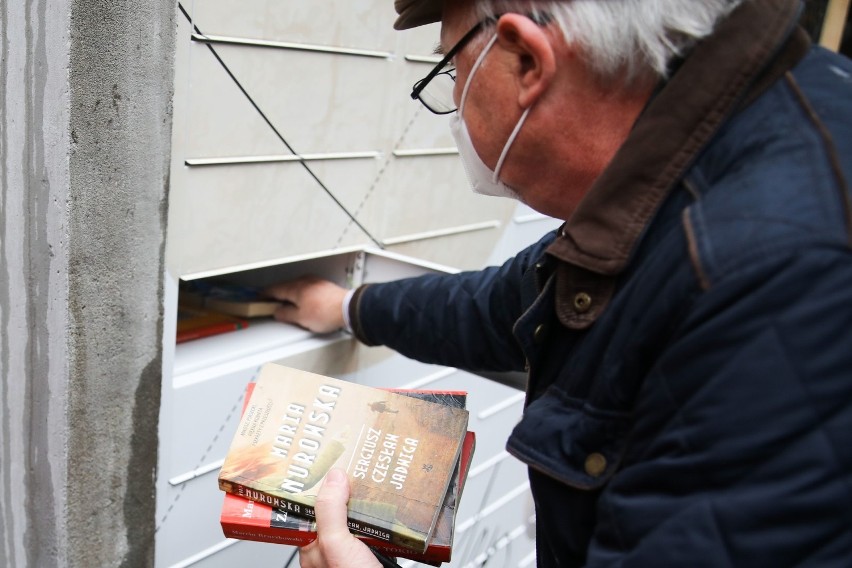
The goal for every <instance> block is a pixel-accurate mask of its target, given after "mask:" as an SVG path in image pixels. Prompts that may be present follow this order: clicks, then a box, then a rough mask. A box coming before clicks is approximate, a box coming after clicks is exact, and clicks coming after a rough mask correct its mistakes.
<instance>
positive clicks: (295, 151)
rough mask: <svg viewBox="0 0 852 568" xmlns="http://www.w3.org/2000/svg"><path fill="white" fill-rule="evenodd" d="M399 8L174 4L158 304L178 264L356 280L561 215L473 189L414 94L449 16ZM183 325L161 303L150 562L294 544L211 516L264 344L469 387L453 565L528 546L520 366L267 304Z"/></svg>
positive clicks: (221, 274) (423, 268)
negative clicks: (489, 374)
mask: <svg viewBox="0 0 852 568" xmlns="http://www.w3.org/2000/svg"><path fill="white" fill-rule="evenodd" d="M393 18H394V14H393V10H392V7H391V3H390V2H389V1H388V0H357V1H352V0H323V1H322V2H319V3H316V2H315V3H304V2H300V1H299V0H252V1H250V2H235V1H234V0H205V1H204V2H192V1H186V2H184V1H182V2H180V3H179V4H178V7H177V13H176V21H177V26H178V30H177V33H178V40H177V44H178V45H177V53H176V65H175V69H176V71H175V73H176V74H175V97H174V132H173V145H172V168H171V169H172V172H171V190H170V195H169V227H168V236H167V242H166V298H165V303H166V314H176V313H177V305H178V288H179V285H180V283H181V282H198V281H204V280H211V279H216V280H225V281H228V282H233V283H238V284H248V285H253V286H258V285H266V284H269V283H272V282H275V281H280V280H283V279H287V278H292V277H295V276H298V275H301V274H306V273H311V274H318V275H320V276H324V277H327V278H330V279H332V280H334V281H336V282H338V283H340V284H342V285H346V286H356V285H358V284H359V283H361V282H365V281H373V282H375V281H386V280H392V279H396V278H401V277H405V276H412V275H417V274H422V273H425V272H435V271H453V270H458V269H466V268H476V267H479V266H483V265H485V264H489V263H495V262H500V261H502V260H503V259H505V258H506V257H507V256H509V255H511V254H513V253H514V252H515V251H517V250H519V249H520V248H522V247H523V246H524V245H526V244H527V243H530V242H532V241H534V240H537V239H538V237H539V236H541V235H542V234H543V233H544V232H546V231H547V230H550V229H552V228H555V227H556V226H557V224H558V223H557V222H556V221H554V220H552V219H548V218H546V217H544V216H541V215H539V214H537V213H535V212H533V211H532V210H529V209H527V208H525V207H523V206H516V205H515V204H513V203H512V202H510V201H508V200H501V199H493V198H486V197H481V196H475V195H473V194H471V193H470V192H469V191H467V189H466V180H465V178H464V173H463V170H462V166H461V164H460V161H459V160H458V156H457V152H456V150H455V148H454V144H453V142H452V138H451V136H450V134H449V129H448V126H447V123H446V118H442V117H436V116H432V115H431V113H428V112H421V105H419V104H418V103H416V102H414V101H410V100H409V99H408V92H409V91H410V87H411V85H412V84H413V83H414V82H415V81H416V80H417V79H418V78H419V77H420V76H422V75H423V74H425V73H426V72H428V70H429V66H430V65H431V64H434V63H435V62H437V58H436V57H435V56H434V55H432V50H433V48H434V45H435V42H436V41H437V37H438V32H439V30H438V27H437V26H427V27H424V28H420V29H417V30H411V31H409V32H403V33H400V32H395V31H393V29H392V22H393ZM448 267H450V268H448ZM175 331H176V317H172V318H169V317H167V318H166V321H165V329H164V338H165V339H164V351H163V353H164V357H163V360H164V363H163V364H164V372H163V389H162V402H161V416H160V448H159V467H158V472H159V474H158V481H157V517H156V559H155V564H156V566H158V567H183V566H199V567H205V568H209V567H217V566H232V565H238V564H239V562H240V561H241V560H242V559H244V558H246V557H250V558H251V559H252V561H253V562H254V563H255V564H257V565H263V566H285V565H286V564H287V562H288V561H290V560H291V556H292V553H293V550H294V549H292V548H290V547H287V546H281V545H274V544H265V543H254V542H248V541H237V540H229V539H226V538H224V536H223V535H222V531H221V528H220V526H219V511H220V508H221V505H222V500H223V494H222V493H221V492H220V491H219V490H218V488H217V484H216V474H217V472H218V468H219V467H220V465H221V463H222V460H223V458H224V455H225V451H226V449H227V447H228V445H229V444H230V441H231V438H232V435H233V432H234V429H235V428H236V424H237V422H238V420H239V415H240V409H241V405H242V402H243V401H242V396H243V390H244V388H245V385H246V383H248V382H249V381H251V380H252V379H253V378H254V377H255V376H256V373H257V371H258V369H259V368H260V366H261V365H262V364H263V363H265V362H267V361H280V362H283V363H284V364H286V365H289V366H292V367H296V368H300V369H303V370H307V371H311V372H315V373H320V374H327V375H331V376H335V377H338V378H343V379H346V380H351V381H354V382H359V383H364V384H369V385H372V386H383V387H398V388H431V389H452V390H468V391H469V392H471V393H475V394H473V395H472V396H470V397H469V398H468V408H469V409H470V410H471V418H470V429H471V430H474V431H476V432H477V444H476V452H475V454H474V461H473V463H472V466H471V470H470V474H469V477H468V482H467V485H466V487H465V490H464V494H463V499H462V501H461V508H460V510H459V514H458V518H457V525H456V537H455V546H454V553H453V562H452V563H451V564H450V565H451V566H480V565H483V564H484V563H486V562H488V563H489V564H495V563H496V564H499V565H504V566H533V565H534V564H535V556H534V537H533V533H534V516H533V513H532V508H531V499H530V496H529V488H528V484H527V477H526V470H525V468H524V467H523V466H522V464H520V462H518V461H517V460H514V459H513V458H510V457H509V456H508V454H507V453H506V452H505V450H504V448H503V446H504V443H505V440H506V438H507V437H508V435H509V432H510V431H511V428H512V426H513V425H514V423H515V422H516V420H517V419H518V418H519V417H520V413H521V409H522V405H523V393H522V392H521V391H520V390H517V389H516V388H513V387H512V386H509V385H510V384H514V385H515V386H518V385H521V384H522V382H523V378H522V377H517V376H504V377H499V378H500V380H502V381H503V383H505V384H501V383H500V382H496V381H493V380H489V379H486V378H483V377H480V376H476V375H472V374H469V373H465V372H462V371H460V370H457V369H451V368H444V367H437V366H432V365H424V364H421V363H417V362H414V361H411V360H408V359H405V358H404V357H401V356H399V355H398V354H395V353H393V352H391V351H390V350H387V349H384V348H365V347H363V346H360V345H358V344H357V343H356V342H355V341H354V340H352V339H351V337H349V336H348V335H346V334H344V333H339V334H333V335H329V336H315V335H312V334H310V333H308V332H306V331H304V330H301V329H298V328H295V327H293V326H287V325H283V324H276V323H274V322H272V321H269V320H265V321H252V322H251V324H250V325H249V327H247V328H246V329H241V330H238V331H234V332H229V333H223V334H220V335H215V336H211V337H205V338H202V339H197V340H193V341H188V342H186V343H181V344H180V345H175V343H174V337H175ZM400 564H401V565H403V566H413V565H415V563H413V562H411V561H404V560H403V561H400ZM290 565H291V566H296V565H297V561H296V560H293V561H292V563H291V564H290Z"/></svg>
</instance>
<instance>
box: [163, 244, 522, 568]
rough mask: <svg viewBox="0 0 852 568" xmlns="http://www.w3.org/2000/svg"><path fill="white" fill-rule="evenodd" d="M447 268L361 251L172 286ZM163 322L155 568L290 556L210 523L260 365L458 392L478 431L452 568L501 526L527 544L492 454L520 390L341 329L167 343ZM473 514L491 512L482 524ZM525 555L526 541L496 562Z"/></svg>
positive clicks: (504, 473)
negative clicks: (229, 535) (465, 395)
mask: <svg viewBox="0 0 852 568" xmlns="http://www.w3.org/2000/svg"><path fill="white" fill-rule="evenodd" d="M452 271H453V270H452V269H448V268H446V267H442V266H438V265H434V264H430V263H428V262H423V261H420V260H417V259H411V258H407V257H404V256H400V255H398V254H394V253H388V252H386V251H381V250H374V249H369V248H363V249H356V250H346V251H342V252H341V251H338V252H335V253H330V254H325V255H318V256H313V257H309V258H299V259H294V260H292V259H291V260H290V261H287V262H281V263H276V264H269V265H265V266H248V267H241V268H239V269H236V270H233V271H227V272H226V271H222V272H217V273H206V274H199V275H190V276H184V278H185V279H186V278H211V279H213V278H215V279H217V280H218V281H223V280H224V281H228V282H232V283H236V284H241V285H252V286H266V285H269V284H272V283H275V282H280V281H285V280H289V279H292V278H295V277H297V276H301V275H304V274H315V275H317V276H321V277H323V278H327V279H329V280H332V281H334V282H337V283H338V284H340V285H343V286H345V287H356V286H358V285H360V284H361V283H364V282H383V281H389V280H396V279H399V278H405V277H410V276H417V275H421V274H426V273H440V272H452ZM177 288H178V283H177V282H174V283H173V286H172V290H171V291H170V293H169V294H168V297H167V298H166V305H167V306H171V308H172V310H173V311H172V312H169V313H176V310H177ZM173 319H174V318H172V320H173ZM174 325H175V324H174V321H170V322H169V321H167V322H166V325H165V328H166V335H165V338H166V339H165V340H164V345H165V348H164V354H165V356H164V369H167V370H168V372H164V376H163V390H162V402H161V416H160V440H161V442H160V450H159V471H158V480H157V519H156V521H157V522H156V526H157V537H156V538H157V545H156V566H158V567H161V566H168V567H180V566H203V567H216V566H231V565H233V562H234V561H235V559H236V558H242V559H245V558H251V559H252V562H253V563H255V564H258V565H273V566H284V565H285V564H286V562H287V560H288V559H289V557H290V555H291V554H292V552H293V550H294V549H292V548H290V547H287V546H282V545H273V544H266V543H255V542H249V541H235V540H230V539H225V538H224V536H223V535H222V531H221V527H220V525H219V511H220V508H221V505H222V500H223V495H222V493H221V492H220V491H219V489H218V486H217V480H216V476H217V473H218V471H219V468H220V467H221V464H222V461H223V459H224V456H225V453H226V452H227V449H228V447H229V445H230V442H231V438H232V437H233V434H234V431H235V429H236V427H237V424H238V422H239V416H240V411H241V408H242V403H243V393H244V390H245V387H246V385H247V384H248V383H249V382H250V381H253V380H254V379H255V378H256V376H257V373H258V371H259V369H260V367H261V366H262V365H263V364H264V363H266V362H269V361H278V362H281V363H283V364H285V365H288V366H291V367H295V368H299V369H302V370H305V371H310V372H314V373H319V374H324V375H329V376H334V377H337V378H341V379H344V380H349V381H353V382H358V383H363V384H368V385H371V386H383V387H396V388H441V389H464V390H468V391H469V392H470V393H471V395H472V396H470V397H469V409H470V410H471V430H474V431H477V430H479V431H480V432H481V434H479V436H478V440H477V451H476V453H475V455H474V462H473V469H472V478H471V479H472V482H471V483H470V484H469V485H468V488H467V489H466V490H465V498H464V499H462V507H461V509H460V511H459V517H458V523H459V524H462V523H464V530H463V531H461V533H457V543H465V544H464V546H465V551H464V553H462V552H461V550H462V549H461V545H459V546H458V547H457V548H456V550H457V551H459V552H458V553H457V554H455V555H454V561H453V563H452V566H461V565H462V564H460V563H459V562H458V561H457V560H459V559H461V557H462V556H465V557H466V558H467V560H471V559H473V558H474V557H476V556H477V555H479V554H482V553H483V552H484V551H485V550H487V549H488V547H489V546H491V549H492V550H496V549H494V546H493V545H494V544H495V543H496V542H497V541H496V540H494V539H496V537H497V534H498V530H503V529H504V528H505V529H506V530H504V531H503V532H505V533H506V534H504V535H503V536H504V538H503V541H501V542H503V543H506V542H509V541H507V540H506V538H507V537H506V535H508V534H510V533H511V534H513V535H514V536H513V538H515V539H517V538H523V539H527V540H529V536H528V535H527V533H526V532H524V531H521V530H520V529H519V528H518V527H523V526H525V523H526V522H527V521H526V519H528V518H529V510H528V497H527V494H528V489H527V488H526V478H525V475H524V471H523V468H522V467H520V464H518V463H514V460H511V459H505V458H507V457H508V454H506V453H505V451H504V450H503V443H504V442H505V439H506V437H507V436H508V435H509V433H510V432H511V428H512V426H513V425H514V423H515V421H516V420H517V418H518V417H519V416H520V412H521V409H522V405H523V394H522V393H519V392H518V391H517V390H515V389H512V388H510V387H507V386H505V385H502V384H499V383H497V382H493V381H490V380H487V379H484V378H482V377H479V376H477V375H472V374H469V373H465V372H463V371H460V370H457V369H452V368H446V367H441V366H436V365H427V364H423V363H419V362H416V361H413V360H411V359H408V358H406V357H403V356H402V355H399V354H397V353H396V352H394V351H392V350H390V349H387V348H384V347H366V346H363V345H362V344H360V343H359V342H358V341H356V340H355V339H353V338H352V337H351V336H350V335H349V334H348V333H345V332H343V331H340V332H335V333H331V334H327V335H316V334H312V333H310V332H308V331H305V330H303V329H301V328H298V327H296V326H292V325H287V324H282V323H278V322H275V321H273V320H272V319H271V318H266V319H262V320H257V321H252V322H251V325H249V327H247V328H246V329H240V330H237V331H233V332H229V333H224V334H221V335H215V336H211V337H205V338H202V339H196V340H193V341H189V342H186V343H181V344H178V345H175V343H174V335H173V330H174ZM170 326H171V328H172V329H171V331H170V330H169V329H168V328H169V327H170ZM170 334H171V335H170ZM506 495H509V496H510V499H508V500H506V497H505V496H506ZM501 499H502V501H501ZM489 504H490V505H491V508H490V509H489ZM483 510H486V511H491V512H490V513H489V514H488V515H482V511H483ZM495 523H496V524H495ZM507 523H508V524H510V525H512V526H511V528H512V529H514V532H513V533H512V531H511V530H510V529H509V528H508V525H507ZM522 533H523V534H522ZM500 534H503V533H500ZM492 541H493V542H492ZM530 549H531V544H530V543H529V542H528V543H526V544H524V545H523V546H516V547H513V548H512V547H510V548H509V549H507V550H506V551H505V553H506V554H516V553H517V551H518V550H525V551H527V552H526V553H528V551H529V550H530ZM500 550H502V549H500ZM512 550H514V551H515V552H512ZM501 553H502V552H501ZM526 553H525V554H526ZM459 561H460V560H459ZM519 561H520V560H519V559H517V558H516V559H514V560H513V562H514V563H515V564H517V563H518V562H519ZM406 564H408V565H413V563H407V562H406V563H403V565H406ZM291 565H292V566H295V565H296V562H295V561H294V562H293V564H291Z"/></svg>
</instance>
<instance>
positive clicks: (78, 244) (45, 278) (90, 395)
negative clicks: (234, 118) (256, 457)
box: [0, 0, 176, 567]
mask: <svg viewBox="0 0 852 568" xmlns="http://www.w3.org/2000/svg"><path fill="white" fill-rule="evenodd" d="M175 10H176V8H175V3H174V2H171V1H164V0H151V1H148V2H136V1H135V0H50V1H48V0H30V1H27V2H0V184H2V187H0V189H2V193H1V194H0V200H2V201H0V326H2V327H0V346H2V347H0V370H1V371H2V373H0V565H2V566H37V567H49V566H81V567H90V566H150V565H153V558H154V554H153V552H154V536H153V532H154V512H155V502H154V498H155V491H154V476H155V474H156V463H157V417H158V409H159V393H160V380H161V377H160V369H161V362H160V357H161V355H160V353H161V343H162V338H161V334H162V305H163V301H162V290H163V282H162V278H163V244H164V241H165V219H166V216H165V211H166V198H167V191H168V168H169V153H170V142H169V141H170V131H171V96H172V81H173V55H174V36H175V29H174V26H175V24H174V20H175Z"/></svg>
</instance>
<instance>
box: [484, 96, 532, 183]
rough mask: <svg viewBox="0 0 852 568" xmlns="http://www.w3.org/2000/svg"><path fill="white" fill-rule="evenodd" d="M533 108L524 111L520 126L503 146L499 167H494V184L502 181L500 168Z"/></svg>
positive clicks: (498, 161) (529, 107)
mask: <svg viewBox="0 0 852 568" xmlns="http://www.w3.org/2000/svg"><path fill="white" fill-rule="evenodd" d="M531 108H532V105H530V106H528V107H527V108H526V110H524V113H523V114H522V115H521V118H520V119H519V120H518V124H516V125H515V129H514V130H512V133H511V134H510V135H509V139H508V140H506V145H505V146H503V151H502V152H501V153H500V159H498V160H497V165H496V166H494V176H493V177H492V178H491V182H492V183H497V181H498V180H499V179H500V168H502V167H503V161H504V160H505V159H506V155H508V154H509V148H511V147H512V142H514V141H515V137H516V136H517V135H518V132H520V130H521V126H523V125H524V121H525V120H526V119H527V115H528V114H529V113H530V109H531Z"/></svg>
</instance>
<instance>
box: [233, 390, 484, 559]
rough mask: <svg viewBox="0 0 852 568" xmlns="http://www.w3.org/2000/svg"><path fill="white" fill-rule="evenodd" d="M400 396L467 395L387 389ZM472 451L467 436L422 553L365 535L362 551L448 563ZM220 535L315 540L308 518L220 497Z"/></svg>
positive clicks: (301, 542)
mask: <svg viewBox="0 0 852 568" xmlns="http://www.w3.org/2000/svg"><path fill="white" fill-rule="evenodd" d="M253 388H254V383H250V384H249V385H248V386H247V387H246V400H248V397H249V396H250V395H251V392H252V390H253ZM391 390H393V391H394V392H399V393H402V394H404V395H406V396H411V397H417V398H422V399H425V400H432V401H435V402H438V403H440V404H448V405H451V406H457V407H460V408H464V406H465V403H466V400H467V393H466V392H464V391H440V390H402V389H399V390H398V389H391ZM475 447H476V435H475V434H474V433H473V432H467V434H466V435H465V439H464V443H463V445H462V452H461V456H460V457H459V462H458V464H457V466H456V471H455V473H454V476H453V481H452V483H451V485H450V488H449V489H448V490H447V494H446V495H445V496H444V504H443V507H442V509H441V512H440V514H439V516H438V522H437V524H436V526H435V531H434V533H433V535H432V538H431V539H430V541H429V546H428V548H427V549H426V550H425V551H424V552H422V553H417V552H413V551H411V550H409V549H406V548H402V547H399V546H395V545H392V544H390V543H387V542H384V541H380V540H377V539H375V538H372V537H368V536H365V535H356V536H357V537H358V538H360V539H361V540H363V541H364V543H365V544H367V545H368V546H372V547H374V548H376V549H378V550H381V551H382V552H384V553H385V554H387V555H389V556H397V557H401V558H408V559H410V560H415V561H417V562H421V563H425V564H432V565H435V566H438V565H440V564H441V563H443V562H449V561H450V560H451V558H452V546H453V535H454V526H455V519H456V513H457V511H458V509H457V507H458V503H459V500H460V499H461V494H462V491H463V489H464V483H465V480H466V479H467V473H468V471H469V469H470V462H471V460H472V459H473V451H474V449H475ZM219 520H220V523H221V525H222V532H223V533H224V535H225V536H226V537H228V538H235V539H242V540H254V541H258V542H269V543H276V544H286V545H290V546H305V545H307V544H309V543H311V542H313V541H314V540H315V539H316V536H317V535H316V523H314V521H313V520H312V519H307V518H305V517H299V516H297V515H293V514H289V513H287V512H286V511H279V510H277V509H274V508H272V507H270V506H268V505H263V504H261V503H255V502H254V501H250V500H248V499H245V498H242V497H237V496H236V495H231V494H228V493H226V494H225V499H224V502H223V504H222V512H221V515H220V519H219Z"/></svg>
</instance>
